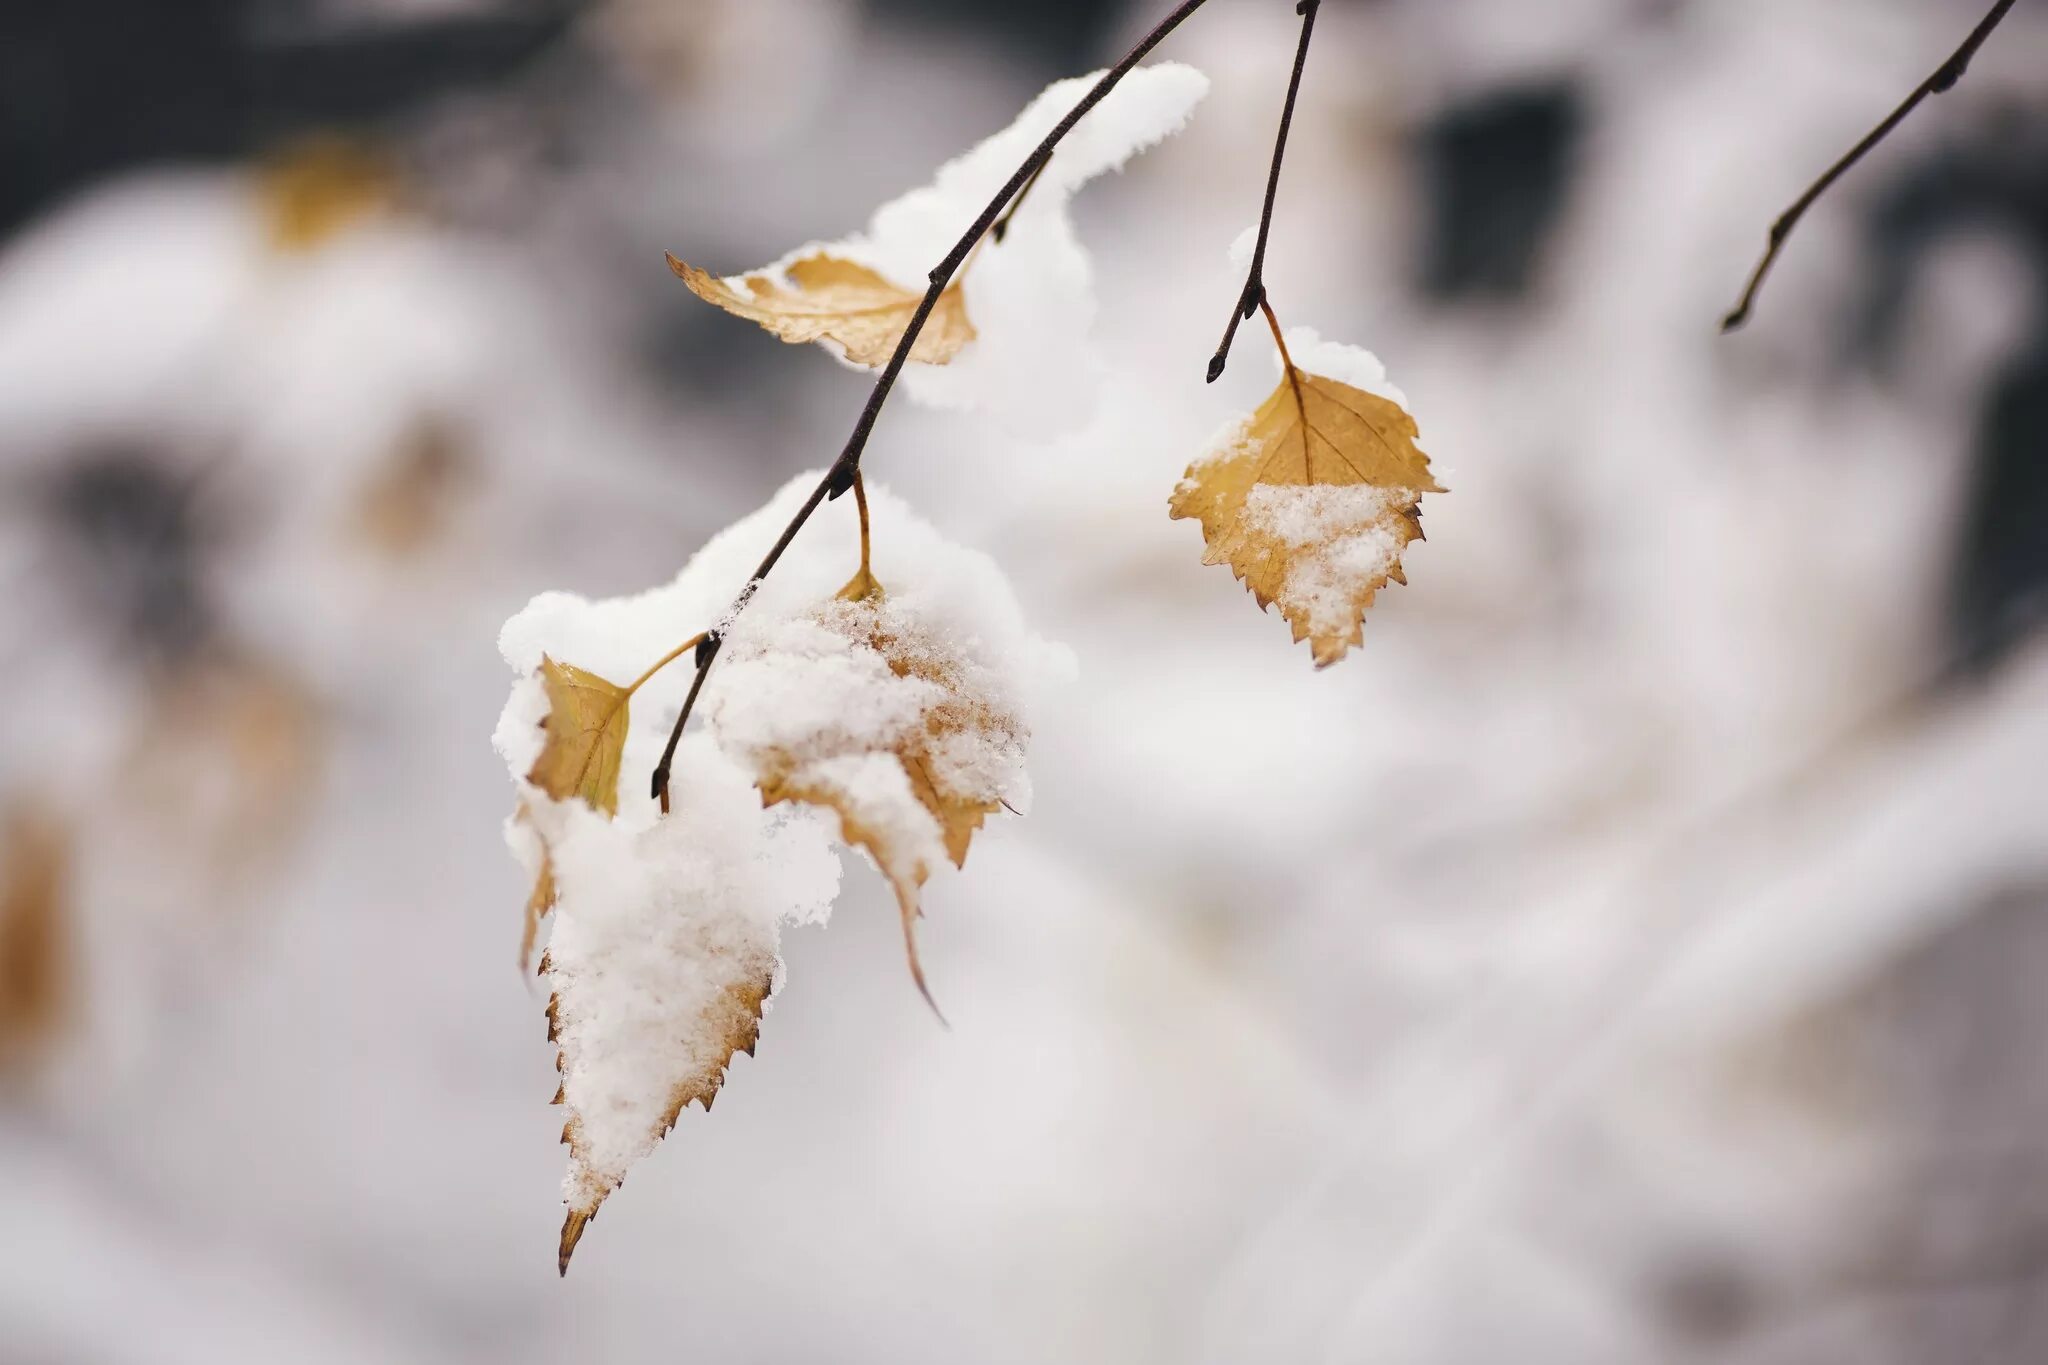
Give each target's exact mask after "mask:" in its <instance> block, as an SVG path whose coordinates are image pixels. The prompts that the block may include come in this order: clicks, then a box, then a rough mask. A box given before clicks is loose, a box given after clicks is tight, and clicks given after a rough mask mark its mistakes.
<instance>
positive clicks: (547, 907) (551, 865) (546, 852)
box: [512, 801, 560, 971]
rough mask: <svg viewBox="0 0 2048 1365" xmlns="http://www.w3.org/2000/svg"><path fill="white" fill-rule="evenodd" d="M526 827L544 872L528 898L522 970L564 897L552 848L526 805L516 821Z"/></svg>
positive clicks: (521, 949)
mask: <svg viewBox="0 0 2048 1365" xmlns="http://www.w3.org/2000/svg"><path fill="white" fill-rule="evenodd" d="M512 818H513V819H514V820H515V821H516V822H518V823H519V824H521V825H524V826H526V828H527V830H528V831H529V832H530V833H531V834H532V835H533V837H534V839H535V841H536V842H538V843H539V845H540V871H539V872H537V873H535V874H534V878H533V891H532V893H531V894H529V895H528V896H527V898H526V928H525V929H524V931H523V932H521V934H520V936H519V969H520V970H521V971H525V970H526V965H527V964H528V963H529V962H531V961H533V945H534V943H535V942H537V941H538V940H539V938H540V922H541V921H542V920H544V919H546V918H547V917H548V913H549V912H550V911H552V910H553V909H554V908H555V901H556V900H557V899H559V896H560V893H559V891H558V889H557V888H556V886H555V854H554V850H553V849H551V848H549V847H548V841H547V836H546V835H544V834H542V833H541V832H540V831H539V830H538V829H536V828H535V827H534V824H533V808H532V807H531V806H528V805H527V804H526V803H525V802H524V801H522V802H520V803H519V810H518V812H517V813H516V814H515V815H514V816H513V817H512Z"/></svg>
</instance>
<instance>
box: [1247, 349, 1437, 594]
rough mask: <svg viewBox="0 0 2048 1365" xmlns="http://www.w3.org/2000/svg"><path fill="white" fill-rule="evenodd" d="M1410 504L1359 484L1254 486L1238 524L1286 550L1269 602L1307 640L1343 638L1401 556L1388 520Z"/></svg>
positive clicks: (1394, 493)
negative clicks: (1304, 631)
mask: <svg viewBox="0 0 2048 1365" xmlns="http://www.w3.org/2000/svg"><path fill="white" fill-rule="evenodd" d="M1347 382H1348V381H1347ZM1415 500H1416V494H1415V493H1414V492H1413V491H1411V490H1409V489H1405V488H1391V489H1390V488H1378V487H1375V486H1374V485H1372V484H1363V483H1359V484H1301V485H1283V484H1270V483H1262V484H1257V485H1255V486H1254V487H1253V488H1252V490H1251V492H1250V493H1249V494H1248V495H1247V496H1246V497H1245V501H1244V524H1245V526H1246V528H1247V529H1248V530H1251V531H1254V532H1257V533H1259V534H1261V535H1266V536H1271V537H1272V538H1273V539H1275V540H1277V541H1279V542H1280V543H1281V544H1282V545H1284V546H1285V547H1286V548H1287V551H1288V561H1289V562H1288V569H1287V578H1286V580H1285V582H1283V583H1282V584H1281V587H1280V592H1279V594H1278V596H1277V598H1276V599H1275V600H1277V601H1278V602H1279V604H1280V607H1281V609H1282V610H1283V611H1285V612H1287V613H1288V614H1289V615H1290V616H1294V615H1297V614H1298V615H1299V616H1300V617H1301V618H1303V619H1305V621H1306V622H1307V626H1308V629H1309V631H1310V632H1311V633H1313V634H1318V635H1335V634H1341V633H1343V632H1346V631H1349V630H1350V628H1351V626H1352V624H1353V623H1354V622H1356V621H1357V619H1358V604H1359V602H1360V600H1361V599H1362V598H1363V597H1364V596H1365V594H1366V593H1367V592H1368V591H1370V590H1371V589H1373V588H1374V587H1376V586H1378V584H1379V582H1380V581H1381V580H1382V579H1384V578H1385V577H1386V575H1387V571H1388V570H1389V569H1391V568H1392V567H1393V566H1394V563H1395V561H1396V560H1397V558H1398V557H1399V555H1400V553H1401V542H1400V541H1399V540H1398V539H1397V538H1396V537H1395V535H1394V532H1393V530H1392V529H1391V528H1390V527H1389V525H1388V522H1389V520H1390V519H1391V518H1392V517H1393V516H1395V515H1396V514H1398V513H1399V511H1400V510H1401V509H1402V508H1405V507H1409V506H1412V505H1414V503H1415Z"/></svg>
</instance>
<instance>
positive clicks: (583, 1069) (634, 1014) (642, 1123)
mask: <svg viewBox="0 0 2048 1365" xmlns="http://www.w3.org/2000/svg"><path fill="white" fill-rule="evenodd" d="M650 927H653V928H656V930H657V932H658V933H662V934H673V933H674V932H675V931H676V930H678V929H680V931H681V934H682V937H683V939H684V944H683V945H682V955H683V956H685V957H686V958H687V961H688V963H689V967H690V970H689V971H687V972H674V973H671V974H669V975H668V976H666V977H665V978H663V979H661V980H640V981H633V980H627V981H624V982H621V981H616V980H612V979H609V971H610V968H609V966H608V964H607V962H606V960H605V956H606V955H605V954H604V953H603V952H599V953H597V954H594V955H590V956H589V957H586V956H584V955H581V954H578V953H577V952H576V947H577V945H576V944H574V943H558V944H554V945H550V947H549V949H548V954H547V958H546V960H545V969H546V972H547V976H548V979H549V983H550V985H552V986H553V988H554V989H553V993H552V994H551V995H550V996H549V997H548V1037H549V1040H550V1041H552V1042H554V1043H555V1044H556V1045H557V1048H558V1050H557V1052H556V1055H555V1065H556V1067H557V1069H558V1070H559V1071H560V1072H561V1074H562V1085H561V1088H560V1089H559V1090H557V1091H556V1092H555V1099H556V1102H557V1103H558V1104H561V1105H563V1106H565V1107H566V1108H567V1109H568V1111H569V1120H568V1122H567V1123H566V1124H564V1125H563V1127H562V1141H563V1142H564V1143H565V1144H567V1146H568V1148H569V1157H570V1171H569V1176H568V1179H567V1180H566V1181H565V1182H564V1185H563V1202H564V1204H565V1205H566V1206H567V1212H566V1213H565V1214H564V1216H563V1219H562V1236H561V1243H560V1246H559V1248H558V1250H557V1253H556V1267H557V1269H558V1270H559V1272H560V1273H561V1274H564V1275H566V1274H568V1273H569V1259H570V1257H572V1256H573V1255H575V1253H576V1245H577V1243H579V1242H580V1241H582V1240H583V1233H584V1230H585V1229H586V1228H588V1227H589V1226H590V1222H591V1220H592V1219H593V1218H595V1217H597V1211H598V1208H599V1206H601V1205H602V1204H603V1203H604V1201H605V1199H606V1198H607V1197H608V1196H609V1195H610V1194H611V1192H612V1191H613V1190H615V1189H617V1188H618V1187H619V1186H620V1185H621V1184H622V1183H624V1181H625V1171H626V1167H627V1166H628V1165H630V1164H631V1163H632V1161H633V1160H635V1159H636V1158H637V1157H639V1156H640V1155H642V1154H644V1152H645V1150H647V1149H651V1148H652V1147H653V1145H654V1144H655V1143H657V1142H659V1141H660V1140H661V1139H662V1138H664V1137H666V1136H667V1135H668V1132H669V1130H670V1129H671V1128H673V1127H675V1123H676V1120H677V1119H678V1118H680V1117H681V1116H682V1112H683V1110H685V1109H687V1108H689V1106H690V1105H691V1104H692V1103H693V1102H694V1103H698V1104H701V1105H703V1106H704V1110H705V1112H706V1113H709V1112H710V1110H711V1105H712V1102H713V1101H714V1100H716V1099H717V1098H718V1092H719V1090H720V1089H721V1088H722V1087H723V1086H724V1084H725V1075H726V1070H727V1068H728V1067H729V1066H731V1064H732V1059H733V1057H734V1055H735V1054H737V1053H741V1052H744V1053H746V1054H747V1055H748V1056H749V1057H751V1056H753V1055H754V1048H755V1046H756V1045H757V1044H758V1043H759V1042H760V1040H761V1016H762V1014H763V1013H764V1011H765V1010H766V1008H767V1004H768V999H769V997H770V996H772V995H773V994H774V993H775V988H776V985H777V982H778V980H779V978H780V976H781V971H782V960H781V958H779V957H778V956H777V955H776V943H775V939H774V936H773V935H772V933H771V934H769V935H767V936H766V937H765V938H764V937H762V936H759V935H749V934H745V933H740V934H732V933H721V932H720V931H719V926H718V925H716V923H715V922H713V921H710V920H707V919H700V918H698V917H695V916H689V915H681V916H676V917H674V920H673V922H672V923H670V924H667V925H662V926H650ZM726 927H727V928H729V927H730V926H726ZM557 937H558V938H561V937H564V936H563V935H559V934H558V936H557ZM571 937H573V935H571ZM614 946H615V947H616V945H614ZM662 947H663V945H661V944H659V943H656V944H651V945H649V948H650V951H649V953H648V954H647V960H651V961H655V962H659V963H662V964H664V965H668V966H673V965H675V959H674V957H673V956H672V955H673V954H676V952H677V946H676V945H675V944H673V943H671V944H669V945H667V951H666V952H664V951H662V950H661V949H662ZM634 987H639V988H640V993H639V994H637V995H636V994H635V993H633V988H634ZM622 988H623V989H622ZM636 1052H638V1053H640V1054H643V1056H644V1054H648V1053H653V1054H656V1055H657V1057H658V1064H657V1066H655V1067H653V1068H650V1069H649V1070H648V1071H647V1072H646V1074H644V1075H643V1076H641V1077H638V1078H637V1079H638V1080H640V1081H641V1082H642V1084H641V1085H640V1086H638V1087H637V1088H636V1089H635V1090H633V1091H631V1092H625V1091H620V1090H618V1089H617V1088H616V1087H615V1086H614V1084H613V1083H611V1082H609V1081H607V1080H605V1079H603V1077H604V1074H605V1072H606V1070H607V1069H608V1068H617V1067H619V1065H620V1062H621V1060H622V1059H624V1060H626V1061H627V1062H628V1063H629V1064H630V1063H632V1062H637V1061H641V1060H643V1056H636V1055H635V1054H636ZM622 1118H623V1119H625V1124H624V1125H623V1126H622V1124H621V1119H622Z"/></svg>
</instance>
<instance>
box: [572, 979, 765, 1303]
mask: <svg viewBox="0 0 2048 1365" xmlns="http://www.w3.org/2000/svg"><path fill="white" fill-rule="evenodd" d="M777 965H778V963H777V959H776V956H775V953H774V952H773V951H772V950H771V949H769V948H767V947H765V946H761V945H734V944H726V945H719V946H716V947H710V948H707V950H706V951H705V952H704V954H703V956H702V957H701V958H700V959H699V961H698V963H697V970H698V972H699V976H698V979H697V983H696V986H695V987H694V988H695V989H699V990H702V991H703V992H704V998H703V1002H702V1005H701V1008H699V1009H698V1010H697V1012H696V1016H695V1018H694V1020H692V1021H690V1022H689V1023H687V1024H684V1025H683V1026H681V1027H680V1028H679V1030H678V1032H677V1035H676V1036H677V1042H678V1043H679V1044H680V1045H682V1046H684V1047H685V1048H686V1049H687V1051H688V1054H689V1064H688V1065H687V1066H686V1067H685V1068H684V1072H683V1074H682V1076H681V1077H680V1079H676V1080H674V1081H673V1082H672V1083H671V1085H670V1088H669V1091H668V1095H667V1102H666V1104H665V1106H664V1107H663V1108H662V1109H661V1110H660V1111H659V1112H658V1114H657V1115H656V1116H655V1122H654V1124H653V1131H652V1132H649V1133H646V1134H645V1138H646V1141H647V1143H648V1144H649V1145H650V1146H651V1145H652V1144H653V1143H655V1142H658V1141H660V1140H661V1139H662V1138H665V1137H667V1136H668V1133H669V1130H670V1129H672V1128H674V1127H675V1124H676V1120H677V1119H678V1118H680V1117H681V1116H682V1112H683V1110H685V1109H687V1108H689V1106H690V1105H691V1103H692V1102H695V1103H698V1104H702V1105H703V1106H704V1110H705V1112H706V1113H709V1112H710V1111H711V1105H712V1102H713V1101H714V1100H716V1099H717V1098H718V1092H719V1090H720V1089H721V1088H722V1087H723V1086H724V1084H725V1076H726V1071H727V1069H728V1068H729V1067H730V1066H731V1065H732V1059H733V1057H734V1055H735V1054H737V1053H741V1052H744V1053H746V1054H747V1055H748V1056H749V1057H751V1056H753V1055H754V1048H755V1046H756V1045H757V1044H758V1043H759V1042H760V1040H761V1014H762V1010H763V1007H764V1006H765V1005H766V1003H767V1000H768V997H769V996H770V995H772V994H773V993H774V990H775V975H776V968H777ZM541 970H542V971H543V972H545V973H546V974H547V975H548V976H549V978H550V980H551V982H553V984H554V987H555V989H554V991H553V993H552V994H551V995H550V996H549V997H548V1039H549V1041H551V1042H554V1043H556V1044H557V1045H558V1049H559V1050H558V1051H557V1052H556V1054H555V1066H556V1069H557V1070H558V1071H560V1072H561V1074H562V1077H563V1081H562V1085H561V1088H560V1089H558V1090H556V1092H555V1103H557V1104H560V1105H562V1106H564V1107H565V1108H567V1109H568V1111H569V1119H568V1122H567V1123H565V1124H564V1125H563V1127H562V1141H563V1142H564V1143H565V1144H567V1146H568V1148H569V1159H570V1166H571V1169H570V1176H569V1180H568V1182H567V1185H566V1186H565V1202H566V1203H567V1206H568V1212H567V1214H566V1215H565V1216H564V1217H563V1220H562V1238H561V1246H560V1249H559V1252H558V1256H557V1261H556V1266H557V1269H558V1270H559V1271H560V1273H561V1274H564V1275H567V1274H568V1273H569V1258H570V1257H571V1256H573V1255H574V1254H575V1252H576V1244H577V1243H578V1242H580V1241H582V1240H583V1232H584V1229H585V1228H587V1227H589V1226H590V1223H591V1220H592V1219H594V1218H596V1217H597V1211H598V1208H599V1207H600V1206H601V1205H602V1204H603V1203H604V1201H605V1200H606V1199H607V1198H608V1197H610V1195H611V1192H612V1191H613V1190H616V1189H617V1188H618V1187H619V1186H620V1185H622V1184H624V1183H625V1171H624V1168H623V1165H622V1164H621V1162H620V1161H619V1160H618V1157H617V1154H616V1153H615V1152H604V1151H600V1150H598V1148H597V1145H596V1144H595V1143H593V1141H592V1139H591V1137H590V1135H589V1133H588V1132H587V1131H586V1129H585V1126H584V1123H583V1119H582V1117H581V1116H580V1115H579V1114H578V1113H577V1110H576V1095H575V1093H574V1091H575V1087H574V1086H573V1085H572V1083H571V1080H570V1070H571V1065H572V1064H571V1060H570V1056H569V1051H568V1044H567V1042H566V1041H565V1034H566V1033H568V1032H569V1031H570V1030H573V1029H575V1028H576V1027H577V1018H576V1016H575V1015H574V1013H573V1006H571V1005H567V1004H565V1003H564V1001H565V999H568V1000H574V999H575V987H576V981H575V979H574V978H573V977H570V978H565V977H563V976H562V975H561V972H562V971H563V968H562V966H561V965H560V964H558V963H556V962H555V961H554V960H553V955H552V954H543V955H542V958H541ZM678 989H679V990H681V989H686V988H685V987H683V986H681V985H679V986H678ZM611 1121H612V1122H616V1119H615V1118H613V1119H611Z"/></svg>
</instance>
